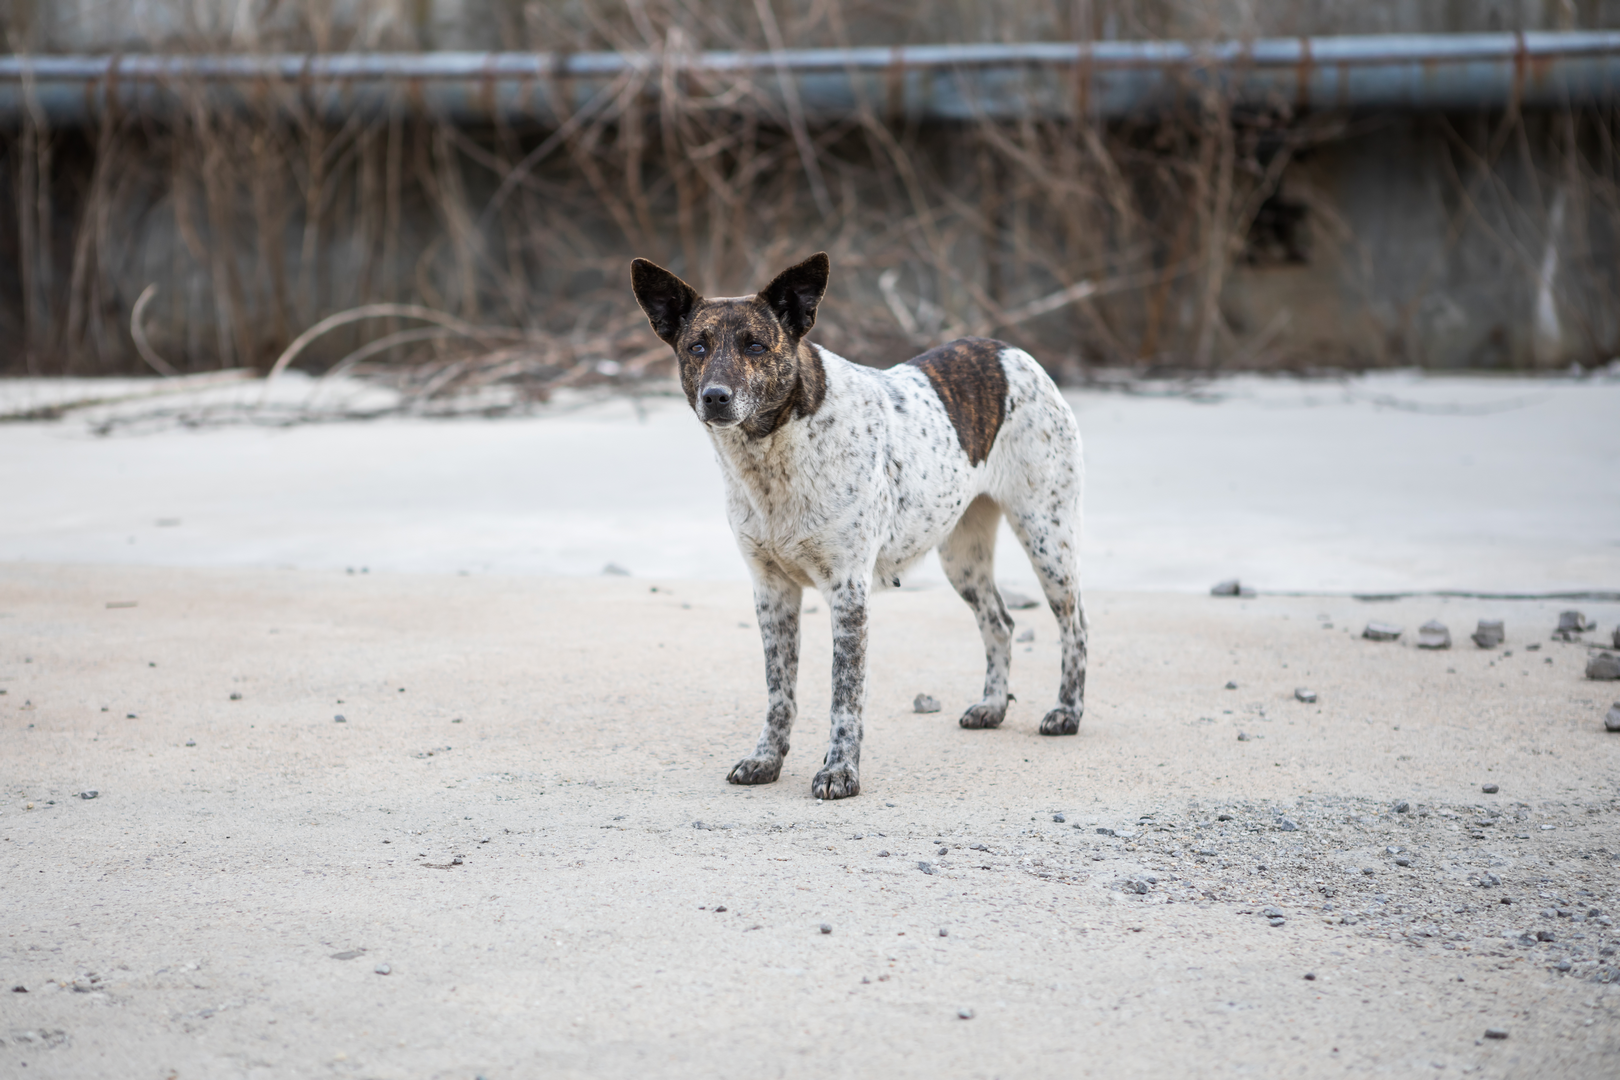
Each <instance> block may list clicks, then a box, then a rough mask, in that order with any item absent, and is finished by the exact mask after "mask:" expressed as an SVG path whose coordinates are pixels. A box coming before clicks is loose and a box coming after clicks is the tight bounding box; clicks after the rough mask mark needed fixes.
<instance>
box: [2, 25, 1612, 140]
mask: <svg viewBox="0 0 1620 1080" xmlns="http://www.w3.org/2000/svg"><path fill="white" fill-rule="evenodd" d="M666 72H668V73H672V74H673V77H674V82H675V83H676V84H677V85H679V86H680V87H681V89H682V92H683V93H684V94H685V95H687V98H688V101H689V103H690V105H691V106H692V107H695V108H700V109H710V110H714V111H720V112H725V111H733V112H740V111H748V110H759V111H762V112H766V113H773V114H775V115H777V116H785V115H786V105H785V101H786V97H785V95H784V93H783V83H782V80H784V79H792V80H793V85H794V87H795V89H796V90H797V98H798V101H799V104H800V107H801V108H802V109H803V112H804V115H805V116H806V117H807V118H808V119H810V120H813V121H831V120H837V119H840V118H842V117H846V116H848V115H850V114H851V113H852V112H854V111H855V110H857V109H858V108H860V107H861V106H863V105H864V106H868V107H870V108H872V109H874V110H875V111H876V112H877V113H878V114H880V115H884V116H895V117H905V118H908V119H914V120H946V121H953V120H954V121H960V120H971V119H976V118H991V119H1004V118H1011V117H1019V116H1028V115H1037V116H1041V117H1049V118H1071V119H1072V118H1074V117H1076V116H1086V115H1089V116H1094V117H1099V118H1106V119H1112V118H1118V117H1124V116H1131V115H1144V116H1148V115H1152V114H1154V113H1157V112H1163V111H1165V110H1167V109H1172V108H1176V107H1179V106H1183V105H1186V104H1188V103H1189V102H1196V101H1197V100H1198V99H1199V98H1200V97H1201V96H1202V95H1204V94H1206V93H1209V92H1211V91H1213V92H1216V93H1219V94H1223V95H1226V96H1227V97H1228V99H1229V100H1230V101H1231V102H1232V104H1233V105H1235V106H1238V107H1246V108H1255V109H1274V110H1283V111H1300V110H1308V109H1475V108H1477V109H1501V108H1505V107H1507V106H1509V105H1510V104H1514V103H1517V104H1518V105H1519V106H1521V107H1525V108H1556V107H1560V106H1566V105H1587V104H1593V103H1596V102H1604V101H1614V100H1616V99H1617V98H1620V33H1617V32H1607V31H1604V32H1596V31H1593V32H1570V33H1514V34H1410V35H1408V34H1400V35H1376V36H1359V37H1317V38H1268V39H1261V40H1257V41H1252V42H1238V41H1224V42H1209V43H1198V42H1185V41H1108V42H1094V43H1084V44H1081V43H1074V42H1060V43H1051V44H1025V45H913V46H901V47H894V48H859V49H793V50H785V51H782V52H776V53H771V52H761V53H750V52H705V53H687V54H676V53H653V52H648V53H456V52H437V53H321V54H304V55H286V54H277V55H225V56H156V55H119V56H8V57H0V121H10V122H16V121H18V120H19V119H21V118H22V117H24V116H29V115H32V116H34V117H35V118H37V119H40V120H44V121H47V122H49V123H51V124H54V125H73V124H81V123H85V122H88V121H94V120H100V119H102V118H105V117H107V116H108V115H111V114H114V113H127V112H135V113H139V114H143V115H155V116H159V117H162V116H165V115H170V116H172V115H177V114H184V113H187V112H189V111H191V110H193V109H196V108H199V107H200V108H206V109H209V110H220V109H228V110H239V111H251V110H254V109H263V108H265V107H271V108H278V109H298V110H303V111H306V112H309V113H312V114H313V115H315V116H318V117H320V118H322V119H324V120H332V121H336V120H341V119H347V118H348V117H350V116H353V115H354V114H355V113H356V112H377V113H385V112H388V111H391V110H398V109H402V108H403V109H407V110H411V111H414V112H419V113H423V114H426V115H430V116H435V117H442V118H444V119H447V120H451V121H455V122H458V123H477V122H488V121H492V120H496V119H500V120H505V121H518V120H529V121H538V122H542V123H552V124H556V123H561V122H562V121H563V120H565V119H566V118H567V117H569V116H571V115H573V114H575V113H576V112H578V111H579V110H581V109H584V108H587V107H590V108H592V109H598V108H602V107H603V106H606V105H608V104H609V103H610V102H613V103H617V104H618V105H620V106H621V107H622V106H624V105H627V104H629V103H631V102H633V101H635V100H636V99H637V98H638V97H639V98H643V99H651V98H654V97H656V95H658V94H659V93H660V92H661V88H662V86H663V85H664V83H665V78H664V76H665V73H666Z"/></svg>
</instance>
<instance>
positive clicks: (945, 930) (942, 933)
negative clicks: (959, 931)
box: [939, 926, 951, 937]
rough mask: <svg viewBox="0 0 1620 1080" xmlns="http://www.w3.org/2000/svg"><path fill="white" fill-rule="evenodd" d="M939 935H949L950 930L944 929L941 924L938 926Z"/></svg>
mask: <svg viewBox="0 0 1620 1080" xmlns="http://www.w3.org/2000/svg"><path fill="white" fill-rule="evenodd" d="M939 936H940V937H950V936H951V932H950V931H949V930H947V929H945V928H944V927H943V926H942V927H940V928H939Z"/></svg>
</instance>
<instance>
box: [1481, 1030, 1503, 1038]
mask: <svg viewBox="0 0 1620 1080" xmlns="http://www.w3.org/2000/svg"><path fill="white" fill-rule="evenodd" d="M1485 1037H1486V1038H1487V1039H1505V1038H1507V1037H1508V1033H1507V1030H1506V1029H1505V1028H1486V1029H1485Z"/></svg>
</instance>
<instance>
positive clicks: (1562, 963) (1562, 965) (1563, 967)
mask: <svg viewBox="0 0 1620 1080" xmlns="http://www.w3.org/2000/svg"><path fill="white" fill-rule="evenodd" d="M1574 966H1575V965H1573V964H1571V963H1570V962H1569V961H1568V960H1567V959H1564V960H1559V961H1558V963H1556V964H1554V965H1553V970H1554V971H1568V970H1569V969H1570V968H1572V967H1574Z"/></svg>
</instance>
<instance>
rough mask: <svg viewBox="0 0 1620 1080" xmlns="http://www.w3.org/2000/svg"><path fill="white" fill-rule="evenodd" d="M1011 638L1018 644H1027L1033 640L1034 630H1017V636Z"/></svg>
mask: <svg viewBox="0 0 1620 1080" xmlns="http://www.w3.org/2000/svg"><path fill="white" fill-rule="evenodd" d="M1013 640H1014V641H1016V642H1018V644H1020V645H1028V644H1029V643H1030V642H1032V641H1034V640H1035V631H1034V630H1032V629H1027V628H1026V629H1023V630H1020V631H1018V636H1017V637H1015V638H1013Z"/></svg>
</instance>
